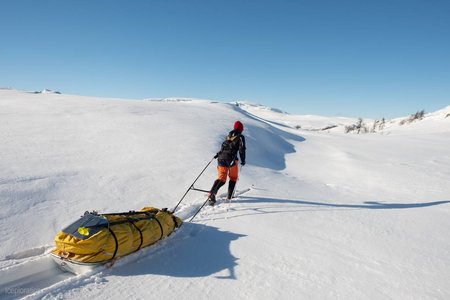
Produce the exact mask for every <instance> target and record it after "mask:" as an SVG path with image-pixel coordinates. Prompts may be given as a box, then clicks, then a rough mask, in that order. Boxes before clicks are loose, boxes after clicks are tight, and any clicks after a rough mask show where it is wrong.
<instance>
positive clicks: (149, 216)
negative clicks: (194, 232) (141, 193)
mask: <svg viewBox="0 0 450 300" xmlns="http://www.w3.org/2000/svg"><path fill="white" fill-rule="evenodd" d="M181 224H182V221H181V219H180V218H178V217H176V216H175V215H173V214H172V212H170V211H168V210H167V209H162V210H159V209H156V208H153V207H144V208H143V209H141V210H140V211H137V212H135V211H130V212H125V213H110V214H98V213H96V212H86V213H85V214H84V216H82V217H81V218H80V219H78V220H77V221H75V222H74V223H72V224H70V225H69V226H68V227H66V228H65V229H63V230H62V231H60V232H59V233H58V234H57V235H56V237H55V244H56V249H54V250H53V251H52V255H53V257H54V258H55V261H56V262H57V263H58V264H59V265H61V266H63V267H65V269H66V270H69V271H72V272H74V273H78V272H77V271H76V270H74V269H73V268H69V269H68V268H67V265H68V264H69V266H70V263H72V264H78V265H80V264H81V265H82V264H83V263H87V264H90V265H92V264H94V265H95V264H104V263H107V262H109V261H112V260H113V259H115V258H118V257H121V256H125V255H128V254H130V253H133V252H135V251H138V250H139V249H141V248H143V247H147V246H149V245H152V244H154V243H156V242H157V241H159V240H161V239H163V238H165V237H167V236H168V235H170V234H171V233H172V232H173V231H174V230H175V229H176V228H178V227H180V226H181Z"/></svg>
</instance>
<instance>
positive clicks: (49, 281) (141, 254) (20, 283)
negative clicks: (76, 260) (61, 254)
mask: <svg viewBox="0 0 450 300" xmlns="http://www.w3.org/2000/svg"><path fill="white" fill-rule="evenodd" d="M250 190H251V189H250V188H247V189H243V190H238V191H236V192H235V198H233V200H232V201H233V202H234V203H237V202H238V201H239V196H240V195H242V194H244V193H246V192H248V191H250ZM225 197H226V193H223V194H220V195H219V196H218V198H217V203H216V205H215V206H208V205H205V206H204V207H203V208H202V211H201V212H200V213H199V214H198V215H197V218H198V219H194V220H193V221H194V222H198V223H201V224H207V223H208V221H211V220H215V219H216V217H215V216H214V215H215V214H217V213H219V214H222V213H224V212H225V211H227V210H228V208H229V206H230V205H231V203H230V202H228V201H226V199H225ZM198 200H202V198H199V199H198ZM201 206H202V203H196V204H191V205H180V209H179V210H178V211H177V212H176V215H177V216H179V217H180V218H181V219H182V220H183V225H182V226H181V227H180V228H179V229H177V230H176V231H175V232H174V233H173V234H172V235H170V236H169V237H167V238H165V239H164V240H161V241H159V242H158V243H156V244H155V245H151V246H149V247H146V248H143V249H141V250H139V251H138V252H135V253H132V254H130V255H127V256H124V257H121V258H119V259H118V260H116V261H115V262H114V264H113V265H112V267H111V268H115V269H116V268H120V267H121V266H123V265H128V264H132V263H136V262H139V261H142V260H147V259H149V258H150V257H151V255H152V254H155V253H158V252H159V251H162V250H163V249H165V250H167V249H170V245H169V244H168V240H171V239H177V240H181V239H185V238H189V237H192V236H195V235H197V234H198V233H199V231H198V230H192V229H188V230H185V228H186V227H187V226H186V225H185V224H184V223H186V222H189V221H190V219H191V218H192V216H194V214H195V213H196V212H197V210H199V209H200V207H201ZM52 248H53V246H42V247H36V248H32V249H28V250H24V251H21V252H18V253H15V254H11V255H8V256H6V257H5V258H4V259H3V260H1V261H0V299H2V300H10V299H17V298H22V297H23V298H25V299H38V298H41V297H42V296H44V295H56V294H57V293H58V291H59V290H61V289H67V288H76V287H78V286H81V285H84V284H86V283H89V282H96V283H99V282H101V281H102V277H103V275H104V273H107V272H108V270H107V269H108V267H106V266H104V265H101V266H98V267H96V268H94V269H93V270H91V271H88V272H86V273H84V274H79V275H75V274H72V273H70V272H66V271H63V270H61V269H59V267H58V266H57V264H56V263H55V262H54V261H53V259H52V258H51V257H50V255H49V253H50V251H51V249H52Z"/></svg>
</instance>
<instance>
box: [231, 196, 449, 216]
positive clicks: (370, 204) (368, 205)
mask: <svg viewBox="0 0 450 300" xmlns="http://www.w3.org/2000/svg"><path fill="white" fill-rule="evenodd" d="M236 202H237V203H259V204H261V203H271V204H294V205H299V206H304V207H314V206H315V207H328V208H342V209H411V208H421V207H428V206H435V205H442V204H448V203H450V201H449V200H444V201H433V202H422V203H386V202H378V201H367V202H363V203H362V204H339V203H327V202H316V201H304V200H291V199H275V198H261V197H242V198H241V199H239V200H238V201H236ZM270 208H276V207H265V208H262V207H256V208H251V207H250V208H245V209H243V210H252V211H255V213H279V212H280V211H266V209H270ZM289 211H290V212H292V210H289ZM235 217H239V216H235Z"/></svg>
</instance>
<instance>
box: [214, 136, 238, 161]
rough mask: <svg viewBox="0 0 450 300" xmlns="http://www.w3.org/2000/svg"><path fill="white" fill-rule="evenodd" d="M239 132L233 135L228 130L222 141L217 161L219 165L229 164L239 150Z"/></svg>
mask: <svg viewBox="0 0 450 300" xmlns="http://www.w3.org/2000/svg"><path fill="white" fill-rule="evenodd" d="M240 137H241V134H236V135H234V134H233V132H230V133H229V134H228V135H227V137H226V138H225V140H224V141H223V143H222V147H221V149H220V152H219V156H218V161H219V164H220V165H226V166H231V165H232V164H233V162H234V161H235V160H236V158H237V153H238V151H239V138H240Z"/></svg>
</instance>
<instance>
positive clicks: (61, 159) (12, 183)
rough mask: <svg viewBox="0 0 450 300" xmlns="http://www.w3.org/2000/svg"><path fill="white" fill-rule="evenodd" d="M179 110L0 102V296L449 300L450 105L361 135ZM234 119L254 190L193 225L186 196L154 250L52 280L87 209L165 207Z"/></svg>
mask: <svg viewBox="0 0 450 300" xmlns="http://www.w3.org/2000/svg"><path fill="white" fill-rule="evenodd" d="M178 100H180V101H177V99H168V100H166V101H155V100H153V101H149V100H145V101H144V100H142V101H137V100H121V99H99V98H89V97H80V96H70V95H62V94H57V93H26V92H21V91H15V90H5V89H4V90H0V141H1V143H0V204H1V208H2V209H1V211H0V227H1V235H0V245H1V246H0V289H1V290H0V298H2V299H16V298H20V297H27V298H28V299H35V298H42V297H44V298H45V299H53V298H58V299H62V298H64V299H88V298H90V299H95V298H103V299H104V298H110V299H118V298H123V297H126V298H130V299H151V298H155V297H156V296H155V295H157V297H158V298H159V299H450V284H449V278H450V268H449V265H450V239H449V236H450V184H449V182H450V152H449V149H450V107H447V108H444V109H443V110H441V111H438V112H435V113H430V114H426V115H425V118H424V119H422V120H418V121H415V122H412V123H408V124H405V125H402V126H400V125H399V122H398V121H396V120H393V121H387V123H386V127H385V129H384V130H382V131H380V132H376V133H368V134H359V135H357V134H345V133H344V131H343V130H342V128H343V127H342V126H343V125H348V124H351V123H353V122H354V121H355V120H354V119H351V118H327V117H319V116H295V115H289V114H286V113H283V112H281V111H279V110H276V109H267V108H264V107H260V106H254V105H249V104H242V105H236V104H235V103H229V104H228V103H218V102H214V101H206V100H196V99H178ZM236 120H240V121H241V122H242V123H243V124H244V126H245V130H244V135H245V136H246V140H247V164H246V165H245V166H244V167H243V168H242V169H241V172H240V179H239V182H238V184H237V189H238V190H245V189H248V188H250V191H248V192H246V193H244V194H242V195H240V196H238V198H237V199H235V200H233V201H232V203H231V204H228V203H221V204H219V205H218V206H216V207H213V208H211V207H206V208H204V209H203V210H202V212H201V213H200V214H199V215H198V216H197V217H196V219H195V220H194V221H193V222H192V223H189V222H187V220H189V218H190V217H191V216H192V215H193V214H194V213H195V211H196V209H198V208H199V206H200V205H201V204H202V203H203V202H204V201H205V199H206V198H205V195H204V194H203V193H201V192H196V191H191V192H189V193H188V196H187V197H186V199H185V200H184V201H183V202H182V203H181V204H180V206H179V208H178V209H177V212H176V214H177V215H179V216H180V217H182V218H183V219H184V220H185V221H186V222H185V224H184V225H183V226H182V227H181V228H180V229H179V230H178V231H177V232H176V233H174V234H173V235H172V236H170V237H169V238H167V239H165V240H163V241H161V242H160V243H158V244H157V245H154V246H151V247H149V248H146V249H143V250H141V251H139V252H137V253H135V254H132V255H130V256H127V257H125V258H123V259H119V260H118V261H117V262H116V263H115V264H114V265H113V266H112V267H111V268H99V269H98V270H94V271H92V272H89V273H87V274H82V275H78V276H74V275H71V274H68V273H63V272H61V271H60V270H59V269H57V268H56V265H55V264H54V263H53V262H52V261H51V260H50V259H49V257H48V253H49V251H50V250H51V248H52V243H53V238H54V236H55V234H56V233H57V232H58V231H59V230H61V229H62V228H63V227H64V226H66V225H68V224H70V223H71V222H73V221H74V220H76V219H77V218H78V217H79V216H80V215H82V214H83V213H84V212H85V211H92V210H97V211H99V212H116V211H128V210H137V209H140V208H142V207H144V206H155V207H160V208H162V207H168V208H169V209H172V208H173V207H174V206H175V205H176V204H177V202H178V201H179V200H180V198H181V196H182V195H183V194H184V193H185V192H186V190H187V189H188V188H189V186H190V185H191V184H192V182H193V181H194V179H195V178H196V177H197V176H198V174H199V173H200V172H201V171H202V169H203V168H204V167H205V166H206V165H207V164H208V163H209V162H210V161H211V160H212V159H213V156H214V154H215V153H216V152H217V151H218V150H219V148H220V144H221V142H222V140H223V138H224V136H225V135H226V134H227V133H228V131H229V130H231V129H232V126H233V123H234V122H235V121H236ZM296 125H300V126H296ZM329 125H338V126H339V127H336V128H335V129H334V130H331V131H312V130H310V129H314V128H323V127H326V126H329ZM338 129H340V130H338ZM215 163H216V162H215V161H214V160H213V161H212V163H211V165H210V166H209V167H208V168H207V169H206V171H205V173H204V174H203V175H202V176H201V177H200V179H199V180H198V181H197V183H196V184H195V186H196V187H198V188H200V189H209V188H210V187H211V185H212V183H213V181H214V179H215V176H216V170H215ZM225 190H226V186H225V187H223V188H222V190H221V191H220V192H224V191H225Z"/></svg>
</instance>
